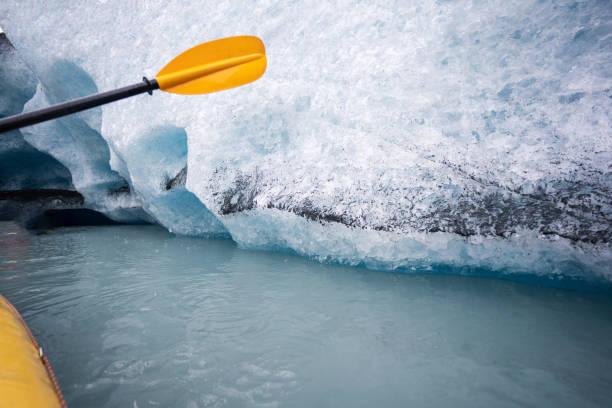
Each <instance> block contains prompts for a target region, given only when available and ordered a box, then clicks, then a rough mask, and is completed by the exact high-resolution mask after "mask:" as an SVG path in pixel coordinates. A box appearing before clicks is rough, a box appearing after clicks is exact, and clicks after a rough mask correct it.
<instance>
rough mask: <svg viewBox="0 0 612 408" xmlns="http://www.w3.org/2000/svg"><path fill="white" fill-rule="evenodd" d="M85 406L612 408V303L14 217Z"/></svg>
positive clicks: (73, 394)
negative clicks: (48, 225)
mask: <svg viewBox="0 0 612 408" xmlns="http://www.w3.org/2000/svg"><path fill="white" fill-rule="evenodd" d="M0 293H2V294H4V295H5V296H6V297H7V298H8V299H9V300H10V301H12V302H13V303H14V304H15V306H17V307H18V308H19V309H20V311H21V312H22V314H23V315H24V317H25V319H26V320H27V321H28V323H29V325H30V327H31V328H32V330H33V332H34V334H35V335H36V336H37V338H38V339H39V341H40V342H41V343H42V344H43V345H44V346H45V349H46V351H47V354H48V355H49V356H50V358H51V361H52V364H53V366H54V368H55V371H56V374H57V375H58V377H59V381H60V384H61V386H62V389H63V390H64V394H65V396H66V397H67V399H68V402H69V405H70V406H71V407H79V406H83V407H88V406H104V407H116V406H125V407H135V406H137V407H141V408H142V407H149V406H150V407H157V406H176V407H223V406H227V407H236V406H237V407H241V406H244V407H251V406H263V407H274V406H288V407H295V406H298V407H314V406H317V407H318V406H328V407H337V406H386V407H387V406H410V405H413V406H470V407H472V406H483V407H485V406H486V407H489V406H520V405H528V406H567V407H575V406H581V407H588V406H605V405H606V404H607V402H608V401H609V400H610V398H611V397H612V391H610V388H609V384H611V383H612V372H611V371H610V367H612V342H610V341H609V339H610V338H612V324H611V323H612V302H611V301H610V299H609V295H606V294H594V293H581V292H572V291H563V290H558V289H551V288H539V287H536V286H529V285H522V284H517V283H511V282H505V281H500V280H494V279H483V278H465V277H459V276H436V275H426V276H423V275H403V274H393V273H379V272H372V271H368V270H365V269H355V268H345V267H334V266H328V265H321V264H317V263H314V262H310V261H308V260H304V259H301V258H296V257H293V256H289V255H286V254H271V253H259V252H252V251H244V250H240V249H238V248H236V246H235V245H234V244H233V243H232V242H231V241H223V240H218V241H215V240H211V241H209V240H199V239H192V238H183V237H176V236H173V235H171V234H168V233H167V232H165V231H164V230H162V229H159V228H156V227H152V226H137V227H136V226H120V227H84V228H65V229H58V230H54V233H49V234H43V235H34V234H31V233H29V232H27V231H24V230H21V229H19V228H18V227H17V226H16V225H14V224H10V223H0Z"/></svg>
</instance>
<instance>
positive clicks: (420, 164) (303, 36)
mask: <svg viewBox="0 0 612 408" xmlns="http://www.w3.org/2000/svg"><path fill="white" fill-rule="evenodd" d="M0 24H1V25H2V26H3V27H4V28H5V30H6V31H7V32H10V33H11V37H12V38H13V39H14V43H15V44H16V46H17V47H18V48H19V50H20V52H21V53H22V55H23V57H24V59H25V60H26V61H27V62H28V65H29V66H30V67H31V68H32V70H33V71H34V72H36V74H37V75H38V76H39V77H40V78H42V81H43V82H44V83H50V82H51V81H49V80H46V79H45V78H48V77H47V76H46V75H47V73H48V72H50V71H52V70H53V67H54V66H56V64H57V63H58V61H69V62H70V63H72V64H74V65H75V66H77V67H78V69H80V70H82V71H83V72H85V73H87V75H88V76H90V77H91V78H92V81H93V83H95V85H96V87H97V89H100V90H105V89H112V88H114V87H117V86H121V85H126V84H129V83H131V82H136V81H137V80H138V79H139V78H140V76H141V75H142V74H143V73H144V74H146V75H149V76H153V75H154V74H155V73H156V72H157V70H159V69H160V68H161V67H162V66H163V65H164V64H165V62H166V61H168V60H169V59H171V58H172V57H173V56H174V55H176V54H177V53H179V52H180V51H182V50H184V49H186V48H189V47H190V46H192V45H194V44H197V43H200V42H202V41H206V40H210V39H214V38H219V37H224V36H230V35H236V34H253V35H257V36H259V37H261V38H262V39H263V40H264V43H265V44H266V48H267V55H268V61H269V63H268V70H267V72H266V74H265V75H264V77H262V78H261V79H260V80H259V81H257V82H255V83H253V84H250V85H248V86H245V87H241V88H238V89H234V90H229V91H226V92H223V93H219V94H213V95H208V96H202V97H184V96H176V95H159V94H156V95H154V96H153V97H149V96H146V95H145V96H139V97H135V98H131V99H129V100H125V101H121V102H118V103H116V104H112V105H107V106H105V107H103V108H101V110H100V112H101V116H98V118H97V119H96V118H92V117H89V119H87V118H86V119H84V120H85V121H86V122H87V123H88V124H89V125H90V126H91V127H93V128H94V129H98V127H97V126H98V125H99V129H98V130H99V133H100V134H101V136H102V137H103V138H104V139H105V140H106V141H107V142H108V144H109V145H110V146H111V156H113V157H111V160H110V162H111V167H112V170H113V171H117V172H118V173H119V174H121V175H122V176H123V177H124V178H125V179H126V180H128V181H129V182H130V184H131V186H132V187H133V188H134V189H135V191H136V192H138V197H139V198H140V200H141V201H142V202H143V207H144V208H148V210H147V211H148V213H149V214H150V215H152V216H153V217H154V218H155V217H157V220H158V221H159V222H160V223H162V225H165V226H166V227H168V228H169V229H173V230H176V231H183V232H186V233H198V232H201V231H204V230H206V231H209V232H211V231H213V232H214V231H217V232H219V233H221V231H222V230H225V229H226V230H227V231H229V233H230V234H231V236H232V238H233V239H234V240H236V241H237V242H238V243H239V244H241V245H243V246H245V247H258V248H277V249H284V250H287V249H289V250H293V251H295V252H298V253H301V254H304V255H307V256H313V257H316V258H319V259H323V260H330V261H340V262H346V263H351V264H366V265H369V266H373V267H379V268H402V267H406V268H409V267H410V265H415V264H418V265H422V266H424V267H426V265H429V264H434V263H445V264H450V265H458V266H461V265H467V266H474V267H490V268H495V269H498V270H512V271H517V272H519V273H537V274H550V275H572V276H579V277H586V278H592V277H597V278H602V279H604V280H608V281H610V280H612V270H611V269H612V268H611V267H610V264H611V261H612V255H611V254H610V248H609V245H610V238H611V234H612V233H611V232H610V231H612V229H611V228H610V227H611V221H610V220H611V219H612V176H611V171H610V170H611V169H610V166H611V163H612V149H611V148H610V146H612V130H611V129H612V123H611V118H612V35H611V33H612V7H610V3H609V2H608V1H583V2H576V1H551V0H543V1H528V0H525V1H512V2H508V1H489V2H481V1H421V2H404V1H395V2H393V1H380V2H379V1H354V0H346V1H336V2H332V3H330V2H315V1H298V2H268V1H257V2H242V1H221V2H219V1H215V2H212V1H206V2H193V3H185V2H181V1H172V0H170V1H163V2H162V1H149V2H143V3H140V4H133V3H129V2H122V1H112V0H109V1H99V2H91V1H75V2H71V5H70V8H69V9H68V8H66V6H65V5H64V3H63V2H60V1H34V0H28V1H20V2H16V1H15V2H11V1H8V2H3V4H2V5H0ZM130 81H131V82H130ZM47 85H48V86H49V87H50V88H51V89H55V88H54V86H53V85H51V84H47ZM61 86H63V87H65V86H67V84H66V81H64V82H62V85H61ZM32 107H33V106H32ZM168 126H171V127H175V128H177V129H183V130H184V132H185V134H186V137H187V140H188V155H187V163H184V164H185V166H183V165H182V164H183V161H182V160H183V159H180V160H179V159H177V161H176V162H175V164H172V165H170V167H172V171H170V170H168V171H166V170H163V169H162V168H161V167H160V169H158V170H159V171H147V170H146V169H141V170H136V169H133V167H134V166H144V167H151V168H152V167H155V163H156V161H154V160H153V161H152V162H151V164H147V165H144V164H143V163H144V162H143V161H145V160H146V157H147V152H146V150H144V151H143V149H142V146H143V145H141V144H139V140H141V139H142V138H143V137H145V138H146V137H148V136H146V135H151V134H155V132H156V130H155V129H164V128H166V127H168ZM179 133H180V132H179ZM183 140H184V139H182V138H180V137H179V138H178V141H177V143H178V144H179V145H180V144H181V143H183ZM149 146H152V145H149ZM156 157H158V156H156ZM130 162H131V163H132V164H129V163H130ZM126 163H128V164H126ZM179 163H180V164H179ZM162 167H163V166H162ZM183 168H186V169H187V172H186V173H187V175H186V184H185V188H186V189H185V191H186V192H187V193H190V194H191V193H193V194H195V196H197V199H198V200H199V202H201V203H203V205H202V206H201V207H200V206H198V205H196V207H197V208H199V210H201V211H202V214H206V217H207V216H208V215H211V214H212V215H214V216H215V217H216V220H218V223H215V222H216V220H214V219H213V220H214V221H210V223H209V221H208V220H211V219H212V218H206V217H204V215H202V216H200V215H196V216H189V214H190V213H191V211H192V210H191V209H190V208H191V207H190V206H189V205H185V206H183V200H182V199H178V200H173V203H174V204H173V205H172V206H166V205H165V204H163V202H162V201H156V204H153V201H154V200H158V199H159V198H160V197H164V194H165V193H164V190H163V188H162V185H163V177H165V176H162V173H164V172H166V173H168V174H169V177H171V178H172V177H174V176H173V175H171V174H170V173H172V172H174V171H179V172H180V170H182V169H183ZM149 170H152V169H149ZM162 170H163V171H162ZM137 174H139V175H137ZM153 174H155V175H154V176H151V177H152V178H151V179H150V180H149V181H147V177H148V175H153ZM176 175H178V174H176ZM136 179H139V180H140V181H138V182H135V181H134V180H136ZM160 180H161V181H160ZM138 185H139V186H140V187H138ZM154 197H156V198H155V199H154ZM190 197H191V196H190ZM191 198H195V197H191ZM196 201H197V200H196ZM193 203H195V204H197V203H196V202H193ZM204 206H205V207H204ZM170 208H171V211H170V214H168V215H162V214H161V213H163V212H164V211H165V209H170ZM209 210H210V211H209ZM156 211H157V214H158V215H157V216H155V215H154V213H155V212H156ZM196 214H199V213H196ZM177 215H178V216H177ZM201 217H204V218H206V220H207V221H204V222H203V224H204V225H208V227H205V226H200V227H195V228H192V227H193V226H194V225H195V224H194V223H197V221H196V220H200V219H201ZM162 219H163V220H165V221H161V220H162ZM220 225H222V227H220Z"/></svg>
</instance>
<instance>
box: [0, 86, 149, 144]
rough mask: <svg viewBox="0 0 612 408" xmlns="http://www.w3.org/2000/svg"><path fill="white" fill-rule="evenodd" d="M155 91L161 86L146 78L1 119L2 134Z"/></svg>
mask: <svg viewBox="0 0 612 408" xmlns="http://www.w3.org/2000/svg"><path fill="white" fill-rule="evenodd" d="M155 89H159V84H158V83H157V81H156V80H155V79H153V80H149V79H147V78H146V77H145V78H143V79H142V82H139V83H137V84H134V85H129V86H125V87H123V88H119V89H115V90H114V91H108V92H102V93H99V94H95V95H89V96H85V97H83V98H78V99H73V100H71V101H68V102H63V103H60V104H57V105H53V106H49V107H48V108H43V109H39V110H35V111H32V112H26V113H21V114H19V115H14V116H9V117H7V118H2V119H0V133H2V132H8V131H9V130H13V129H18V128H21V127H24V126H30V125H35V124H37V123H40V122H44V121H46V120H51V119H55V118H59V117H62V116H66V115H70V114H71V113H75V112H80V111H83V110H85V109H90V108H93V107H96V106H100V105H104V104H105V103H109V102H114V101H118V100H119V99H124V98H129V97H130V96H134V95H138V94H141V93H145V92H148V93H149V95H151V94H152V93H153V91H154V90H155Z"/></svg>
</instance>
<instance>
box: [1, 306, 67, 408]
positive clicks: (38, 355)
mask: <svg viewBox="0 0 612 408" xmlns="http://www.w3.org/2000/svg"><path fill="white" fill-rule="evenodd" d="M9 407H10V408H21V407H24V408H25V407H28V408H38V407H66V403H65V402H64V397H63V396H62V393H61V391H60V389H59V386H58V385H57V381H56V380H55V375H54V374H53V370H52V369H51V365H50V364H49V360H48V359H47V357H46V356H44V355H43V353H42V349H41V348H40V347H39V346H38V343H37V342H36V340H35V339H34V336H32V333H31V332H30V329H29V328H28V326H27V325H26V323H25V322H24V320H23V318H22V317H21V315H20V314H19V312H17V309H15V307H14V306H13V305H12V304H11V303H10V302H9V301H8V300H7V299H6V298H5V297H4V296H2V295H0V408H9Z"/></svg>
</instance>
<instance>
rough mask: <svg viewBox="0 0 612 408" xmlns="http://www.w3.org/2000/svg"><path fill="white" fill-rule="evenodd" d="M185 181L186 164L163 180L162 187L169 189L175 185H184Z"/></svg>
mask: <svg viewBox="0 0 612 408" xmlns="http://www.w3.org/2000/svg"><path fill="white" fill-rule="evenodd" d="M186 181H187V166H185V167H183V168H182V169H181V171H179V172H178V173H177V175H176V176H174V177H172V178H168V179H166V180H165V182H164V189H165V190H166V191H167V190H171V189H173V188H176V187H185V182H186Z"/></svg>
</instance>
